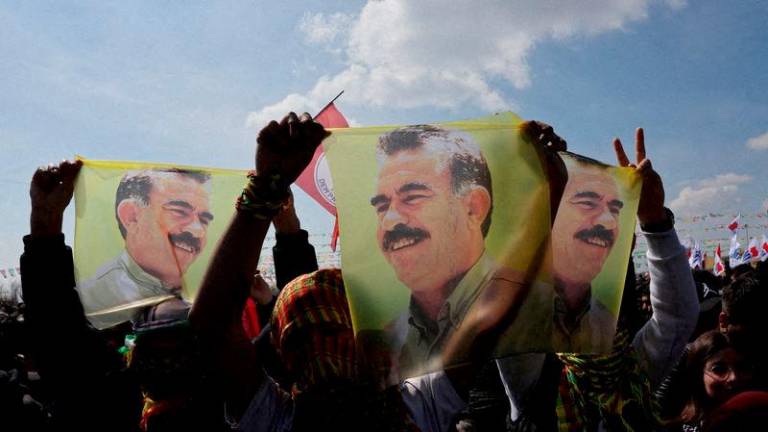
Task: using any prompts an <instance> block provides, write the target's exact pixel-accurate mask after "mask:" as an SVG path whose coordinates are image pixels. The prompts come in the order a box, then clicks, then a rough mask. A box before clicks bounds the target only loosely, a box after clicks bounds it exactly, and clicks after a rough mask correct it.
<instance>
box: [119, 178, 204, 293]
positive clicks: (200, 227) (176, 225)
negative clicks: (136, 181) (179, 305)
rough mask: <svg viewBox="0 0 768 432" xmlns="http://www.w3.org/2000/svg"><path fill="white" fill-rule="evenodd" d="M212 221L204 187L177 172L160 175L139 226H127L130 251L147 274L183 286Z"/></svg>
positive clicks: (138, 215) (141, 211)
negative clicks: (183, 276)
mask: <svg viewBox="0 0 768 432" xmlns="http://www.w3.org/2000/svg"><path fill="white" fill-rule="evenodd" d="M211 220H213V215H212V214H211V211H210V205H209V201H208V190H207V189H206V188H205V185H204V184H201V183H200V182H199V181H197V180H195V179H193V178H190V177H186V176H183V175H179V174H176V173H159V174H158V175H156V176H155V178H154V179H153V182H152V190H151V191H150V193H149V203H148V205H146V206H137V208H136V217H135V223H133V224H129V225H127V230H128V232H127V235H126V249H127V250H128V252H129V254H130V255H131V257H132V258H133V259H134V261H136V263H137V264H139V266H141V267H142V268H143V269H144V270H145V271H146V272H147V273H149V274H151V275H154V276H156V277H157V278H159V279H160V280H162V281H163V282H164V283H166V284H168V285H171V286H180V284H181V277H182V275H183V274H184V272H186V271H187V268H189V266H190V265H191V264H192V262H193V261H194V260H195V258H197V256H198V255H199V254H200V252H201V251H202V250H203V248H204V247H205V244H206V237H207V230H208V224H209V223H210V222H211Z"/></svg>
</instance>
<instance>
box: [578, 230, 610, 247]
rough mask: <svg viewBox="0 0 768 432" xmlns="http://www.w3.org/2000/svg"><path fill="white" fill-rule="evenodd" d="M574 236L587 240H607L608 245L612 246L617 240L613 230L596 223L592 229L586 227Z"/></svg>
mask: <svg viewBox="0 0 768 432" xmlns="http://www.w3.org/2000/svg"><path fill="white" fill-rule="evenodd" d="M574 237H575V238H577V239H579V240H582V241H585V242H588V243H590V242H592V243H594V242H595V241H598V242H605V243H606V245H607V246H606V247H612V246H613V242H614V240H615V238H614V235H613V231H610V230H608V229H606V228H605V227H604V226H602V225H595V226H593V227H592V228H590V229H585V230H581V231H579V232H577V233H576V234H574Z"/></svg>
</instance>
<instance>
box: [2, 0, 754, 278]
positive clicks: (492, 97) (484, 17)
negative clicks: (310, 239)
mask: <svg viewBox="0 0 768 432" xmlns="http://www.w3.org/2000/svg"><path fill="white" fill-rule="evenodd" d="M447 4H448V5H450V6H446V2H438V1H436V0H435V1H433V0H429V1H427V0H423V1H418V2H417V1H410V2H409V1H404V0H377V1H373V0H372V1H369V2H365V1H327V0H326V1H304V2H301V3H300V4H299V3H298V2H296V3H293V2H261V1H259V2H257V1H250V2H244V1H241V2H235V1H232V2H218V3H214V2H197V3H192V2H150V1H145V2H141V1H135V2H119V1H114V2H109V1H93V2H87V1H82V2H63V1H56V2H43V1H36V2H22V1H18V2H16V1H4V2H2V3H0V77H2V78H1V79H0V94H2V98H0V151H2V155H3V158H2V160H3V165H4V169H3V170H2V171H0V187H2V191H3V193H2V195H0V214H2V222H3V223H2V224H0V267H7V266H11V265H15V263H16V261H17V259H18V255H19V254H20V252H21V250H22V243H21V237H22V235H24V234H26V233H27V232H28V230H29V228H28V217H29V198H28V181H29V178H30V177H31V175H32V173H33V171H34V170H35V168H36V167H37V166H39V165H43V164H46V163H48V162H51V161H57V160H60V159H62V158H69V157H72V156H73V155H75V154H81V155H83V156H86V157H89V158H92V159H118V160H119V159H125V160H142V161H162V162H176V163H180V164H191V165H203V166H217V167H227V168H248V167H249V165H250V161H251V159H252V154H253V145H254V142H255V136H256V133H257V131H258V128H259V127H260V125H262V124H263V123H264V122H265V121H266V120H267V119H268V118H271V117H275V116H278V115H279V113H283V112H285V111H287V110H288V109H292V110H296V111H303V110H308V111H310V112H315V111H316V110H317V109H319V108H320V107H321V106H322V105H323V104H324V103H325V102H326V101H327V100H328V99H330V98H331V97H333V96H334V95H335V94H336V93H338V92H339V91H340V90H342V89H343V90H346V93H345V94H344V96H343V97H342V99H341V100H340V101H339V103H338V106H339V108H340V109H341V110H342V112H343V113H344V114H345V115H347V117H348V118H349V119H351V120H352V121H353V122H354V124H358V125H374V124H394V123H424V122H430V121H440V120H459V119H462V118H469V117H475V116H479V115H484V114H488V113H492V112H495V111H499V110H505V109H512V110H514V111H515V112H517V113H518V114H520V115H521V116H523V117H524V118H530V119H540V120H544V121H547V122H549V123H550V124H552V125H554V126H555V129H556V130H557V131H558V133H559V134H560V135H561V136H563V137H565V138H566V139H567V140H568V143H569V146H570V149H571V150H573V151H575V152H578V153H583V154H586V155H590V156H593V157H596V158H598V159H602V160H605V161H609V162H612V161H613V154H612V150H611V146H610V143H611V139H612V138H613V137H614V136H619V137H622V138H624V140H625V143H628V144H631V143H632V136H633V131H634V128H635V127H637V126H643V127H645V129H646V137H647V145H648V149H649V154H650V157H651V158H652V160H653V162H654V165H655V166H656V167H657V169H658V170H659V172H660V173H661V174H662V177H663V178H664V180H665V185H666V189H667V201H668V203H669V204H671V205H672V206H673V208H674V209H675V210H676V211H677V212H678V213H679V214H686V213H688V214H699V213H703V212H708V211H714V212H733V213H735V212H739V211H740V212H742V213H745V214H756V213H759V212H761V211H762V212H764V209H765V208H766V206H768V187H766V186H765V184H766V182H765V180H764V179H763V176H762V173H763V172H764V168H765V167H766V164H768V92H766V90H765V89H766V87H768V86H767V84H768V78H767V77H768V31H766V29H765V23H766V22H768V4H767V3H765V2H760V1H740V2H721V1H714V0H703V1H695V2H694V1H689V2H685V1H682V0H666V1H663V0H657V1H651V0H620V1H616V0H590V1H583V2H578V1H577V2H574V1H565V0H562V1H558V0H551V1H546V2H542V1H534V0H525V1H517V2H498V1H469V0H466V1H465V0H457V1H452V2H449V3H447ZM298 205H299V211H300V213H301V216H303V217H302V219H303V221H304V223H305V225H306V226H307V227H308V228H309V229H310V230H313V231H316V232H321V231H329V230H330V228H331V222H330V221H329V219H328V218H327V216H326V215H325V214H324V213H323V210H321V209H320V208H319V207H317V206H316V205H315V204H313V203H312V202H311V201H310V200H309V199H307V198H306V197H304V196H299V203H298ZM72 225H73V221H72V212H69V213H68V218H67V221H66V226H65V231H66V233H67V234H68V235H69V238H70V239H71V233H72Z"/></svg>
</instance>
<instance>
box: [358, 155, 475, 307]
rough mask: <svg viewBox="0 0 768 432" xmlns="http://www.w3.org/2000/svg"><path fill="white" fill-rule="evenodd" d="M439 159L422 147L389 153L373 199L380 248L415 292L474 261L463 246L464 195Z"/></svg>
mask: <svg viewBox="0 0 768 432" xmlns="http://www.w3.org/2000/svg"><path fill="white" fill-rule="evenodd" d="M440 162H441V161H440V160H439V159H438V157H437V156H434V155H431V154H429V153H427V152H425V151H424V150H421V149H413V150H403V151H400V152H398V153H396V154H394V155H392V156H389V157H388V158H387V159H386V161H385V162H384V163H383V165H382V166H381V171H380V173H379V181H378V185H377V189H376V194H375V196H374V197H373V198H372V199H371V205H373V207H374V208H375V210H376V214H377V217H378V228H377V231H376V236H377V240H378V244H379V248H380V249H381V251H382V253H383V255H384V257H385V258H386V260H387V261H388V262H389V263H390V264H391V265H392V267H393V268H394V270H395V272H396V273H397V277H398V279H400V281H401V282H403V283H404V284H405V285H406V286H407V287H408V288H409V289H411V291H413V292H416V291H431V290H434V289H437V288H441V287H443V286H445V285H446V284H447V283H448V282H449V281H451V280H452V279H454V278H456V277H457V276H458V275H460V274H462V273H463V272H466V271H467V269H469V268H470V267H471V266H472V264H473V262H472V260H473V259H474V258H473V257H471V256H470V255H469V254H468V253H467V248H466V247H463V245H464V246H466V245H468V244H469V242H470V241H472V236H471V231H472V229H471V222H470V220H469V217H468V216H467V214H468V208H467V203H466V201H467V199H466V198H464V197H461V196H457V195H456V194H454V192H453V190H452V188H451V176H450V172H449V169H448V167H447V165H448V164H447V163H440ZM475 231H478V232H479V227H478V228H476V229H475ZM481 241H482V238H481Z"/></svg>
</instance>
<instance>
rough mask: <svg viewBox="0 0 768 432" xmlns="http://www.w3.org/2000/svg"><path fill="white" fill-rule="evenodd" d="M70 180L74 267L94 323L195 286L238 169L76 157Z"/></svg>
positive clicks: (223, 221) (125, 316)
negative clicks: (73, 179)
mask: <svg viewBox="0 0 768 432" xmlns="http://www.w3.org/2000/svg"><path fill="white" fill-rule="evenodd" d="M80 159H81V160H82V161H83V167H82V169H81V171H80V175H79V176H78V179H77V184H76V186H75V206H76V222H75V269H76V279H77V287H78V291H79V293H80V298H81V300H82V302H83V306H84V308H85V311H86V314H87V315H88V318H89V320H90V321H91V323H92V324H93V325H94V326H96V327H97V328H106V327H110V326H112V325H115V324H119V323H121V322H124V321H128V320H130V319H132V318H134V317H135V315H136V314H137V313H138V312H139V311H140V310H141V309H142V308H143V307H145V306H149V305H152V304H155V303H159V302H161V301H163V300H166V299H168V298H170V297H172V296H177V295H181V296H183V297H184V298H185V299H188V300H191V299H193V298H194V296H195V294H196V293H197V289H198V288H199V286H200V282H201V280H202V277H203V273H204V272H205V269H206V267H207V264H208V261H209V260H210V257H211V253H212V251H213V248H214V247H215V245H216V241H217V239H218V238H219V237H220V236H221V234H222V233H223V231H224V229H225V228H226V226H227V224H228V222H229V220H230V219H231V217H232V214H233V213H234V211H235V210H234V200H235V197H237V195H238V194H239V192H240V191H241V190H242V187H243V185H244V183H245V174H246V172H245V171H237V170H223V169H212V168H200V167H187V166H179V165H169V164H148V163H135V162H115V161H93V160H87V159H82V158H80Z"/></svg>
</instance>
